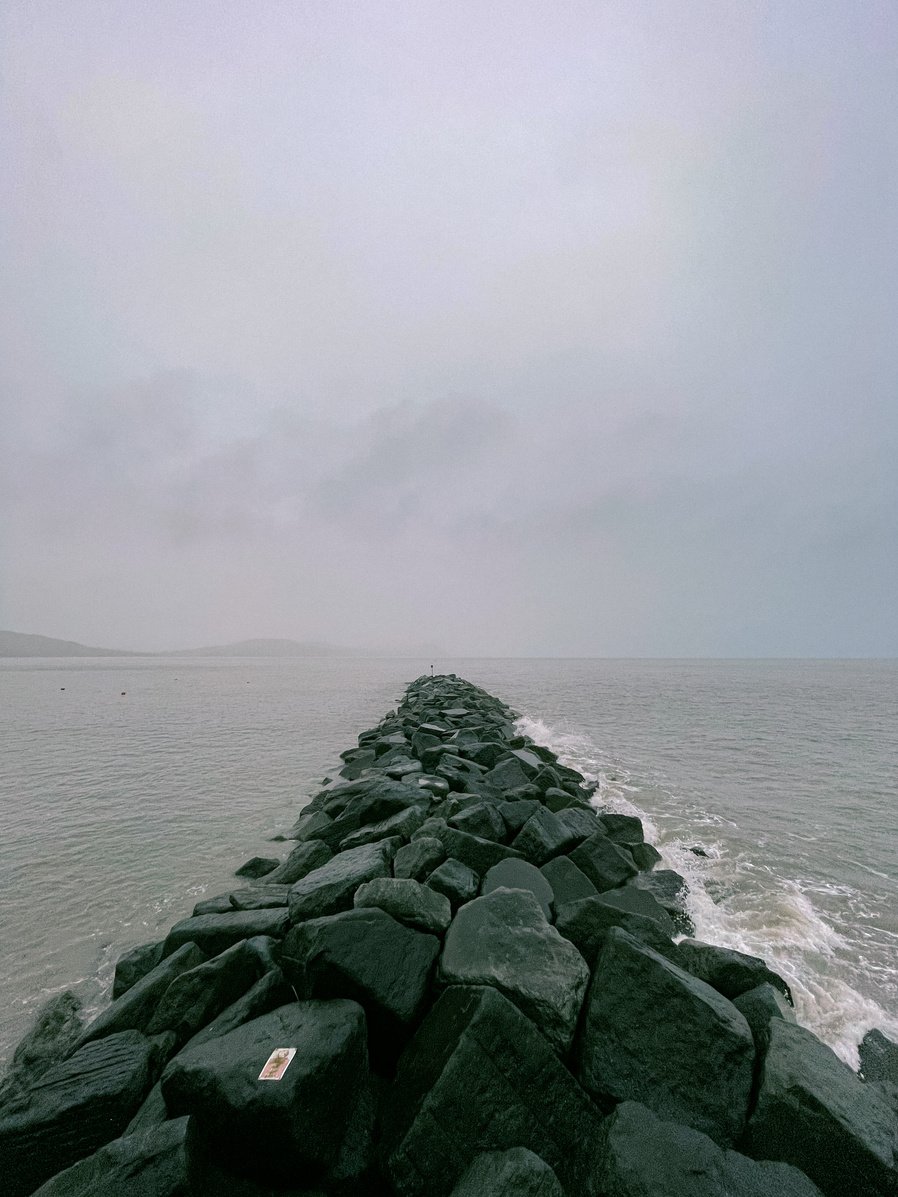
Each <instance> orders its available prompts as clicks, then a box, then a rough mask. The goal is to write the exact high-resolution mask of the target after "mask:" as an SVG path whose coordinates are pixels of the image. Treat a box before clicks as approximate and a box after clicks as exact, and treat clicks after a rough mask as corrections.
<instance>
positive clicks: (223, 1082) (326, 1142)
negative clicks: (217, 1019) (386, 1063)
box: [162, 1001, 370, 1188]
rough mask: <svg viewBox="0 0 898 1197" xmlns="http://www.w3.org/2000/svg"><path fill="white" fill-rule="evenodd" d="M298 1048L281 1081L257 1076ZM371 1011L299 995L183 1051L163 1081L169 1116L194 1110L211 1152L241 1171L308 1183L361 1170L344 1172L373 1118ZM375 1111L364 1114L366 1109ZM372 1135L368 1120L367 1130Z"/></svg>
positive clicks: (360, 1162)
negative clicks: (354, 1141)
mask: <svg viewBox="0 0 898 1197" xmlns="http://www.w3.org/2000/svg"><path fill="white" fill-rule="evenodd" d="M283 1048H292V1049H295V1053H296V1054H295V1055H294V1056H293V1058H292V1060H291V1061H290V1063H289V1064H288V1066H287V1068H286V1071H285V1072H284V1073H283V1076H282V1078H281V1079H280V1080H270V1081H268V1080H260V1073H261V1072H262V1070H263V1068H264V1067H265V1065H266V1063H267V1062H268V1060H269V1058H270V1056H271V1055H272V1053H274V1052H275V1051H278V1050H279V1049H283ZM368 1087H369V1083H368V1072H367V1045H366V1035H365V1015H364V1012H363V1010H362V1008H361V1006H359V1005H357V1004H356V1003H355V1002H347V1001H331V1002H318V1001H301V1002H293V1003H291V1004H290V1005H288V1006H282V1007H280V1008H279V1009H277V1010H274V1011H272V1012H271V1013H270V1014H265V1015H263V1016H262V1017H261V1018H256V1019H253V1021H252V1022H248V1023H245V1024H244V1025H243V1026H241V1027H238V1028H237V1029H236V1030H234V1031H231V1032H230V1034H227V1035H222V1036H220V1037H218V1038H217V1039H213V1040H210V1041H209V1042H208V1043H205V1044H203V1045H202V1047H200V1048H197V1049H194V1050H191V1051H189V1052H188V1051H185V1052H181V1054H180V1055H178V1056H176V1057H175V1059H174V1060H172V1062H171V1063H170V1064H169V1066H168V1068H167V1069H166V1070H165V1073H164V1074H163V1078H162V1091H163V1094H164V1096H165V1101H166V1104H167V1106H168V1108H169V1110H170V1111H171V1113H172V1114H174V1115H176V1116H178V1115H182V1114H190V1115H191V1118H192V1119H193V1120H195V1121H196V1125H197V1132H198V1135H199V1138H200V1142H201V1143H202V1145H203V1147H204V1149H205V1150H206V1151H208V1152H209V1153H210V1154H212V1155H214V1156H215V1157H216V1158H217V1159H218V1160H219V1161H221V1163H222V1164H224V1166H225V1167H227V1168H229V1169H231V1170H232V1171H233V1172H235V1173H237V1174H238V1175H242V1176H249V1177H255V1178H256V1179H258V1180H259V1181H260V1182H263V1183H267V1184H273V1185H289V1184H292V1185H296V1186H300V1185H301V1186H302V1187H303V1188H307V1187H311V1186H313V1185H316V1184H319V1183H323V1182H326V1181H333V1180H335V1179H337V1176H336V1175H335V1174H336V1173H337V1171H338V1168H339V1169H340V1170H342V1171H343V1173H344V1176H343V1178H351V1177H352V1176H358V1175H360V1174H361V1172H362V1171H363V1170H364V1168H365V1166H366V1164H367V1154H368V1153H367V1151H366V1150H362V1151H360V1152H356V1153H355V1155H356V1158H355V1160H354V1161H353V1162H352V1165H351V1166H350V1167H349V1168H346V1164H345V1158H344V1160H343V1161H342V1164H341V1155H342V1154H343V1148H344V1145H345V1143H346V1141H347V1139H348V1138H349V1137H351V1136H354V1135H355V1134H356V1133H357V1127H355V1126H354V1123H356V1122H357V1120H358V1119H359V1118H360V1117H363V1118H364V1117H370V1107H369V1106H368V1104H367V1103H366V1102H364V1101H361V1102H360V1099H361V1098H362V1097H363V1096H364V1095H366V1094H367V1091H368ZM366 1110H367V1111H368V1113H367V1114H366V1113H365V1111H366ZM363 1129H364V1132H365V1133H364V1134H363V1135H362V1136H361V1137H362V1139H363V1140H366V1141H367V1140H368V1138H369V1134H370V1125H368V1126H367V1127H365V1128H363Z"/></svg>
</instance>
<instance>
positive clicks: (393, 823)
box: [339, 806, 425, 852]
mask: <svg viewBox="0 0 898 1197" xmlns="http://www.w3.org/2000/svg"><path fill="white" fill-rule="evenodd" d="M424 812H425V807H424V806H409V807H407V808H406V809H405V810H399V811H396V813H395V814H393V815H390V816H389V817H388V818H386V819H382V820H381V821H380V822H379V823H369V824H367V825H366V826H365V827H360V828H359V829H358V831H353V832H352V833H351V834H350V835H347V836H346V838H345V839H342V840H340V845H339V847H340V851H341V852H348V851H349V850H350V849H352V848H360V847H361V846H362V845H363V844H373V843H374V842H375V841H377V840H384V839H387V838H388V837H390V836H400V837H401V838H402V839H405V840H407V839H409V838H410V837H411V836H412V835H413V834H414V833H415V832H416V831H417V830H418V828H419V827H420V826H421V824H422V823H423V822H424V817H425V813H424Z"/></svg>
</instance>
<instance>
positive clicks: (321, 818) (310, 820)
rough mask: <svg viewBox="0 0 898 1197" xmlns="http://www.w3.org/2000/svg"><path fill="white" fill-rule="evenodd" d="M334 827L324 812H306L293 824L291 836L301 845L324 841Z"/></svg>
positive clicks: (331, 820)
mask: <svg viewBox="0 0 898 1197" xmlns="http://www.w3.org/2000/svg"><path fill="white" fill-rule="evenodd" d="M333 825H334V821H333V819H332V818H331V817H330V815H328V814H325V812H324V811H323V810H304V811H303V812H302V814H301V815H300V816H299V818H298V819H297V820H296V822H295V823H294V824H293V827H292V829H291V831H290V836H291V838H292V839H294V840H299V841H300V843H307V842H308V841H309V840H317V839H323V837H324V836H325V835H326V834H327V833H328V832H329V831H330V829H331V828H332V827H333ZM347 834H348V833H347Z"/></svg>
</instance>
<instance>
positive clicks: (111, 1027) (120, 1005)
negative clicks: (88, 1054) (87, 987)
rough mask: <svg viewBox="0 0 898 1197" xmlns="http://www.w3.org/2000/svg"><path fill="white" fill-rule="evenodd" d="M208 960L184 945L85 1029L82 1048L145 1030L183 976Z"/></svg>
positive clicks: (187, 945) (193, 948)
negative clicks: (129, 1031) (123, 1032)
mask: <svg viewBox="0 0 898 1197" xmlns="http://www.w3.org/2000/svg"><path fill="white" fill-rule="evenodd" d="M205 959H206V956H205V953H204V952H202V951H201V950H200V949H199V948H198V947H197V946H196V944H195V943H184V944H182V945H181V946H180V947H179V948H177V949H176V950H175V951H174V952H173V953H172V954H171V955H170V956H168V957H166V959H164V960H161V961H160V962H159V964H157V965H156V967H155V968H154V969H153V970H152V971H151V972H149V973H147V975H146V976H145V977H142V978H141V980H139V981H137V982H136V983H135V984H134V985H132V986H131V988H130V989H128V990H127V991H126V992H125V993H123V994H122V996H121V997H120V998H116V1000H115V1001H114V1002H113V1003H112V1004H111V1005H110V1006H107V1007H106V1009H105V1010H104V1011H103V1012H102V1013H101V1014H99V1015H97V1017H96V1018H95V1019H94V1021H93V1022H92V1023H90V1025H89V1026H88V1027H86V1028H85V1030H84V1032H83V1033H82V1035H81V1038H80V1039H79V1041H78V1044H79V1046H80V1045H81V1044H84V1043H89V1042H90V1041H91V1040H92V1039H101V1038H102V1037H103V1036H104V1035H113V1034H115V1033H116V1032H117V1031H127V1030H132V1029H133V1030H140V1031H145V1030H146V1029H147V1027H148V1025H149V1022H150V1019H151V1018H152V1017H153V1012H154V1011H155V1009H156V1006H157V1005H158V1003H159V1002H160V1000H161V999H162V996H163V994H164V993H165V991H166V990H167V989H168V987H169V985H171V983H172V981H174V980H175V979H176V978H177V977H180V976H181V974H182V973H186V972H188V971H189V970H190V969H192V968H196V966H197V965H198V964H202V963H203V961H204V960H205Z"/></svg>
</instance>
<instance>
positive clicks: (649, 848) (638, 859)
mask: <svg viewBox="0 0 898 1197" xmlns="http://www.w3.org/2000/svg"><path fill="white" fill-rule="evenodd" d="M627 848H628V850H629V853H630V855H631V856H632V857H633V863H634V864H635V865H636V867H637V869H639V871H640V873H644V872H648V871H649V870H651V869H653V868H654V867H655V865H656V864H657V863H658V861H659V860H660V859H661V853H660V852H659V851H658V849H657V848H656V847H655V845H654V844H628V845H627Z"/></svg>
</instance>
